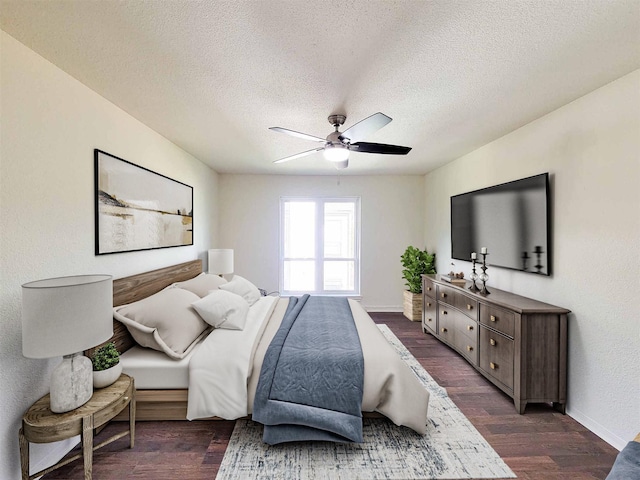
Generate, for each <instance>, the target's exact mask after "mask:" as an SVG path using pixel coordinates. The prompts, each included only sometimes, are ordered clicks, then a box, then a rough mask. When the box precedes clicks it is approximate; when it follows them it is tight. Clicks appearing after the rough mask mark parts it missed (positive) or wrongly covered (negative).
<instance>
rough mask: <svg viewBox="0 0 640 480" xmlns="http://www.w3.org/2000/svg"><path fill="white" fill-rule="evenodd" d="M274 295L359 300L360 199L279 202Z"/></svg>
mask: <svg viewBox="0 0 640 480" xmlns="http://www.w3.org/2000/svg"><path fill="white" fill-rule="evenodd" d="M280 233H281V235H280V292H281V293H282V294H283V295H299V294H302V293H314V294H326V295H360V199H359V198H356V197H348V198H291V197H286V198H281V199H280Z"/></svg>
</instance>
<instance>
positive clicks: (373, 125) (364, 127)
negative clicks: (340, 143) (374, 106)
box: [340, 112, 392, 143]
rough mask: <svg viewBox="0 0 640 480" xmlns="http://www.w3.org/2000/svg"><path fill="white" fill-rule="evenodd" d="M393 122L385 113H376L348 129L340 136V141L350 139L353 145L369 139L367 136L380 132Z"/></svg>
mask: <svg viewBox="0 0 640 480" xmlns="http://www.w3.org/2000/svg"><path fill="white" fill-rule="evenodd" d="M391 120H392V119H391V117H387V116H386V115H385V114H384V113H380V112H378V113H374V114H373V115H371V116H370V117H367V118H365V119H364V120H360V121H359V122H358V123H356V124H355V125H352V126H351V127H349V128H347V129H346V130H345V131H344V132H342V133H341V134H340V140H345V139H349V141H350V142H351V143H354V142H357V141H358V140H361V139H363V138H365V137H367V135H370V134H372V133H373V132H376V131H378V130H380V129H381V128H382V127H384V126H385V125H386V124H387V123H389V122H390V121H391Z"/></svg>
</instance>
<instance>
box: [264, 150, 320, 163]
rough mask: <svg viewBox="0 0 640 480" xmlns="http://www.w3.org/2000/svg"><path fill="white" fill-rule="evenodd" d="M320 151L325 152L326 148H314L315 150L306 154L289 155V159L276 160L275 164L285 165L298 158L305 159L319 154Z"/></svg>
mask: <svg viewBox="0 0 640 480" xmlns="http://www.w3.org/2000/svg"><path fill="white" fill-rule="evenodd" d="M320 150H324V147H318V148H314V149H313V150H307V151H306V152H301V153H296V154H295V155H289V156H288V157H284V158H281V159H280V160H276V161H274V162H273V163H284V162H288V161H289V160H295V159H296V158H300V157H305V156H307V155H311V154H312V153H316V152H319V151H320Z"/></svg>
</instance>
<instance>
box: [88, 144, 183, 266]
mask: <svg viewBox="0 0 640 480" xmlns="http://www.w3.org/2000/svg"><path fill="white" fill-rule="evenodd" d="M94 173H95V179H94V183H95V254H96V255H107V254H112V253H123V252H134V251H140V250H154V249H159V248H170V247H183V246H189V245H193V187H191V186H189V185H187V184H185V183H182V182H179V181H177V180H174V179H172V178H169V177H167V176H164V175H161V174H159V173H157V172H154V171H152V170H149V169H147V168H144V167H141V166H139V165H136V164H134V163H131V162H129V161H127V160H124V159H122V158H120V157H116V156H115V155H112V154H110V153H107V152H105V151H102V150H99V149H97V148H96V149H95V150H94Z"/></svg>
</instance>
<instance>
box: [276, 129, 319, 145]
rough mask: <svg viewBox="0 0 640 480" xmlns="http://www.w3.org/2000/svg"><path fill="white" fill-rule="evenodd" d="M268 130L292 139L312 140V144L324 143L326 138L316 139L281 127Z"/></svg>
mask: <svg viewBox="0 0 640 480" xmlns="http://www.w3.org/2000/svg"><path fill="white" fill-rule="evenodd" d="M269 130H273V131H274V132H280V133H286V134H287V135H291V136H293V137H298V138H304V139H305V140H312V141H314V142H322V143H326V142H327V139H326V138H320V137H316V136H314V135H309V134H306V133H300V132H296V131H295V130H289V129H288V128H282V127H269Z"/></svg>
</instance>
